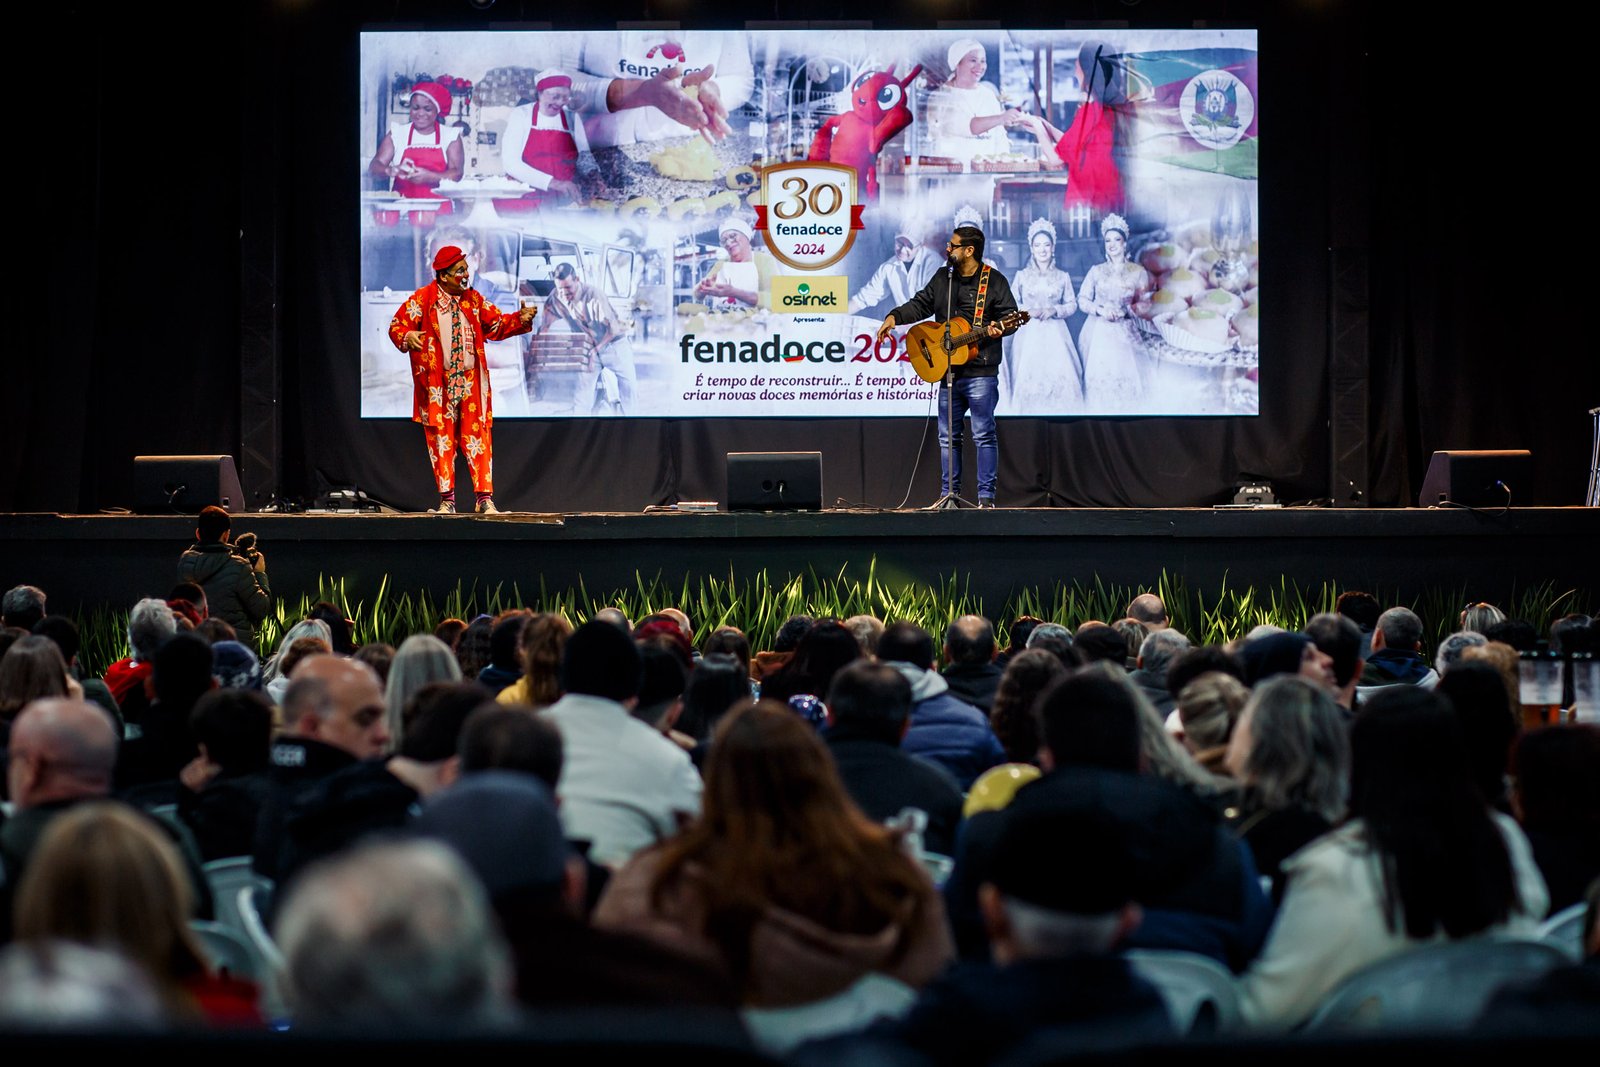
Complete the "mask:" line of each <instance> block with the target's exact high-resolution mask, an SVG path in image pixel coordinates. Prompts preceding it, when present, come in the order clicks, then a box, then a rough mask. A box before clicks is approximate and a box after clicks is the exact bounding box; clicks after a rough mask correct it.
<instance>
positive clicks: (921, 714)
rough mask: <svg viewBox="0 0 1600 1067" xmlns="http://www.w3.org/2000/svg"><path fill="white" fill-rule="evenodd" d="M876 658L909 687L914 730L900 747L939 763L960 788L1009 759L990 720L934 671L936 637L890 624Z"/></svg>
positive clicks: (914, 627)
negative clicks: (900, 675) (909, 685)
mask: <svg viewBox="0 0 1600 1067" xmlns="http://www.w3.org/2000/svg"><path fill="white" fill-rule="evenodd" d="M878 660H879V662H882V663H887V664H889V666H891V667H893V668H894V669H895V670H897V671H899V672H900V673H901V674H903V675H905V678H906V681H908V682H910V683H911V726H910V728H909V729H908V730H906V736H905V739H904V740H903V741H901V742H900V747H901V749H903V750H904V751H906V752H908V753H910V754H911V755H913V756H921V757H922V758H923V759H927V760H932V761H933V762H934V763H937V764H938V765H939V766H941V767H943V768H944V769H945V770H947V771H949V772H950V773H951V775H953V776H954V777H955V780H956V783H957V784H958V785H960V786H961V788H962V789H970V788H971V787H972V783H973V781H974V780H975V779H976V778H977V777H978V775H980V774H982V773H983V772H984V771H986V770H988V769H989V768H990V767H994V766H998V765H999V764H1001V763H1004V762H1005V761H1006V751H1005V749H1004V748H1002V747H1001V746H1000V742H999V740H998V739H997V738H996V737H995V736H994V731H993V730H992V729H990V728H989V719H988V716H986V715H984V713H983V712H982V711H980V710H979V709H978V708H975V707H973V706H972V705H971V704H968V703H967V702H966V701H964V700H960V699H958V698H957V697H956V696H955V695H954V694H952V693H951V692H950V683H948V682H946V681H945V679H944V676H943V675H941V674H940V673H939V672H938V671H936V670H934V669H933V638H932V637H931V636H930V635H929V634H928V632H927V631H926V630H924V629H923V628H922V627H920V626H918V625H917V624H916V623H914V622H897V623H894V624H892V625H890V626H888V627H887V628H885V629H884V631H883V636H882V637H880V638H878Z"/></svg>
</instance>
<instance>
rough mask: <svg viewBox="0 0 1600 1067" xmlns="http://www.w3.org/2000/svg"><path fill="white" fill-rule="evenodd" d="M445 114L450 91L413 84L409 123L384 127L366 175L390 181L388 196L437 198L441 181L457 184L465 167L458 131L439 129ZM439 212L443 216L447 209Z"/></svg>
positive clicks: (446, 205)
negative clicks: (391, 188) (394, 194)
mask: <svg viewBox="0 0 1600 1067" xmlns="http://www.w3.org/2000/svg"><path fill="white" fill-rule="evenodd" d="M449 113H450V90H449V89H446V88H445V87H444V86H442V85H440V84H438V83H437V82H418V83H417V84H416V85H415V86H413V87H412V89H411V116H410V120H409V121H407V122H397V123H394V124H392V125H391V126H390V127H389V132H388V133H386V134H384V135H383V140H381V141H379V142H378V154H377V155H375V156H373V157H372V163H371V164H370V165H369V166H368V167H367V173H369V174H372V175H373V176H375V177H379V178H390V179H393V182H394V191H395V192H397V193H399V194H400V195H401V196H405V197H437V196H438V195H439V188H438V187H439V183H440V182H441V181H444V180H445V179H446V178H448V179H450V180H451V181H460V180H461V173H462V171H463V169H464V168H465V166H466V158H465V156H464V154H463V152H462V149H461V127H459V126H446V125H444V124H443V121H442V120H443V119H444V117H445V116H446V115H448V114H449ZM439 210H440V212H442V213H444V214H449V213H450V210H451V205H450V203H449V202H448V201H446V202H445V203H444V204H442V205H441V206H440V207H439Z"/></svg>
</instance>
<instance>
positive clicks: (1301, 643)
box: [1237, 630, 1337, 694]
mask: <svg viewBox="0 0 1600 1067" xmlns="http://www.w3.org/2000/svg"><path fill="white" fill-rule="evenodd" d="M1237 656H1238V659H1239V664H1240V666H1242V667H1243V668H1244V679H1243V681H1244V684H1245V685H1248V686H1250V687H1251V688H1252V689H1254V688H1255V687H1256V686H1258V685H1260V684H1261V683H1262V682H1264V681H1266V680H1267V679H1268V678H1272V677H1275V676H1277V675H1280V674H1298V675H1300V676H1301V677H1302V678H1306V679H1308V680H1310V681H1313V682H1316V683H1317V684H1318V685H1320V686H1322V687H1323V688H1324V689H1326V690H1327V691H1328V692H1329V693H1330V694H1332V693H1333V692H1335V691H1336V689H1337V686H1335V684H1334V677H1333V658H1332V657H1331V656H1329V655H1328V654H1327V653H1325V652H1323V651H1322V650H1321V649H1320V648H1318V647H1317V645H1316V642H1314V641H1312V640H1311V638H1310V636H1309V635H1307V634H1303V633H1290V632H1288V631H1287V630H1279V631H1277V632H1276V633H1270V634H1263V635H1262V636H1260V637H1252V638H1248V639H1246V640H1245V642H1244V643H1243V644H1241V645H1240V646H1239V650H1238V653H1237Z"/></svg>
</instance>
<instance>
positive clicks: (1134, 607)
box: [1123, 593, 1172, 633]
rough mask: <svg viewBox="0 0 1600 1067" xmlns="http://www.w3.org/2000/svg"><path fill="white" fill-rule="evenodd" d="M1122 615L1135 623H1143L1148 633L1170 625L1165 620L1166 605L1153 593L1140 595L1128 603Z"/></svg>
mask: <svg viewBox="0 0 1600 1067" xmlns="http://www.w3.org/2000/svg"><path fill="white" fill-rule="evenodd" d="M1123 614H1124V615H1126V616H1127V617H1128V618H1130V619H1132V620H1134V621H1135V622H1139V623H1143V624H1144V627H1145V630H1146V631H1147V632H1148V633H1155V632H1156V631H1157V630H1165V629H1166V628H1167V627H1169V626H1171V625H1172V623H1171V622H1170V621H1169V620H1168V619H1167V606H1166V604H1164V603H1162V601H1161V598H1160V597H1159V596H1157V595H1156V594H1154V593H1140V594H1139V595H1138V596H1136V597H1134V598H1133V599H1132V600H1130V601H1128V609H1127V610H1126V611H1124V612H1123Z"/></svg>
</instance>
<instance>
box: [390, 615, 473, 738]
mask: <svg viewBox="0 0 1600 1067" xmlns="http://www.w3.org/2000/svg"><path fill="white" fill-rule="evenodd" d="M457 655H459V649H458V650H457ZM481 669H482V668H481V667H480V668H479V670H481ZM476 677H477V672H476V671H474V672H473V673H471V674H466V673H463V671H462V668H461V665H460V663H459V661H458V659H457V656H453V655H451V654H450V649H449V648H447V647H445V643H444V642H443V641H441V640H439V639H438V638H437V637H433V636H432V635H430V634H412V635H411V636H410V637H408V638H406V639H405V640H404V641H402V642H400V649H399V651H397V652H396V653H395V654H394V662H393V663H391V664H389V680H388V682H386V683H385V684H384V687H383V704H384V707H385V708H386V709H387V711H386V714H387V716H388V720H389V736H390V738H391V739H392V743H393V744H394V746H395V747H396V748H398V747H399V746H400V745H401V744H402V743H403V742H404V741H405V733H406V724H405V709H406V705H407V704H408V703H409V702H410V700H411V698H412V697H413V696H415V695H416V693H417V690H419V689H421V688H422V687H423V686H425V685H427V684H428V683H429V682H459V681H461V679H463V678H476Z"/></svg>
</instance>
